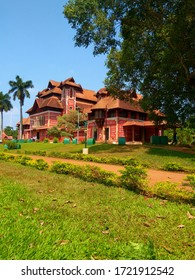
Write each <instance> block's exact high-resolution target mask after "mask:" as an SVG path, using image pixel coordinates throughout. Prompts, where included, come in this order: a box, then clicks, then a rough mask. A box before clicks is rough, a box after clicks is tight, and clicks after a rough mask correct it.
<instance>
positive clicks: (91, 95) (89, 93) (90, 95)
mask: <svg viewBox="0 0 195 280" xmlns="http://www.w3.org/2000/svg"><path fill="white" fill-rule="evenodd" d="M76 98H80V99H85V100H90V101H94V102H97V98H96V96H95V91H94V90H89V89H83V92H82V93H81V92H76Z"/></svg>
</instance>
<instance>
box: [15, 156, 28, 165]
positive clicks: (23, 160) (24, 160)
mask: <svg viewBox="0 0 195 280" xmlns="http://www.w3.org/2000/svg"><path fill="white" fill-rule="evenodd" d="M31 160H32V159H31V158H30V157H27V156H21V155H20V156H16V157H15V161H16V162H17V163H20V164H22V165H29V161H31Z"/></svg>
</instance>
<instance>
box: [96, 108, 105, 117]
mask: <svg viewBox="0 0 195 280" xmlns="http://www.w3.org/2000/svg"><path fill="white" fill-rule="evenodd" d="M104 117H105V111H104V110H97V111H95V118H96V119H101V118H104Z"/></svg>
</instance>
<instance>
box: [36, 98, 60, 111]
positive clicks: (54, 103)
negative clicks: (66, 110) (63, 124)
mask: <svg viewBox="0 0 195 280" xmlns="http://www.w3.org/2000/svg"><path fill="white" fill-rule="evenodd" d="M44 107H51V108H55V109H63V107H62V104H61V102H60V100H59V99H58V98H57V97H55V96H52V97H49V98H46V99H43V100H42V102H41V104H40V105H39V108H44Z"/></svg>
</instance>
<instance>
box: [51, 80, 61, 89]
mask: <svg viewBox="0 0 195 280" xmlns="http://www.w3.org/2000/svg"><path fill="white" fill-rule="evenodd" d="M59 85H60V82H56V81H54V80H50V81H49V83H48V88H51V87H59Z"/></svg>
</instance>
